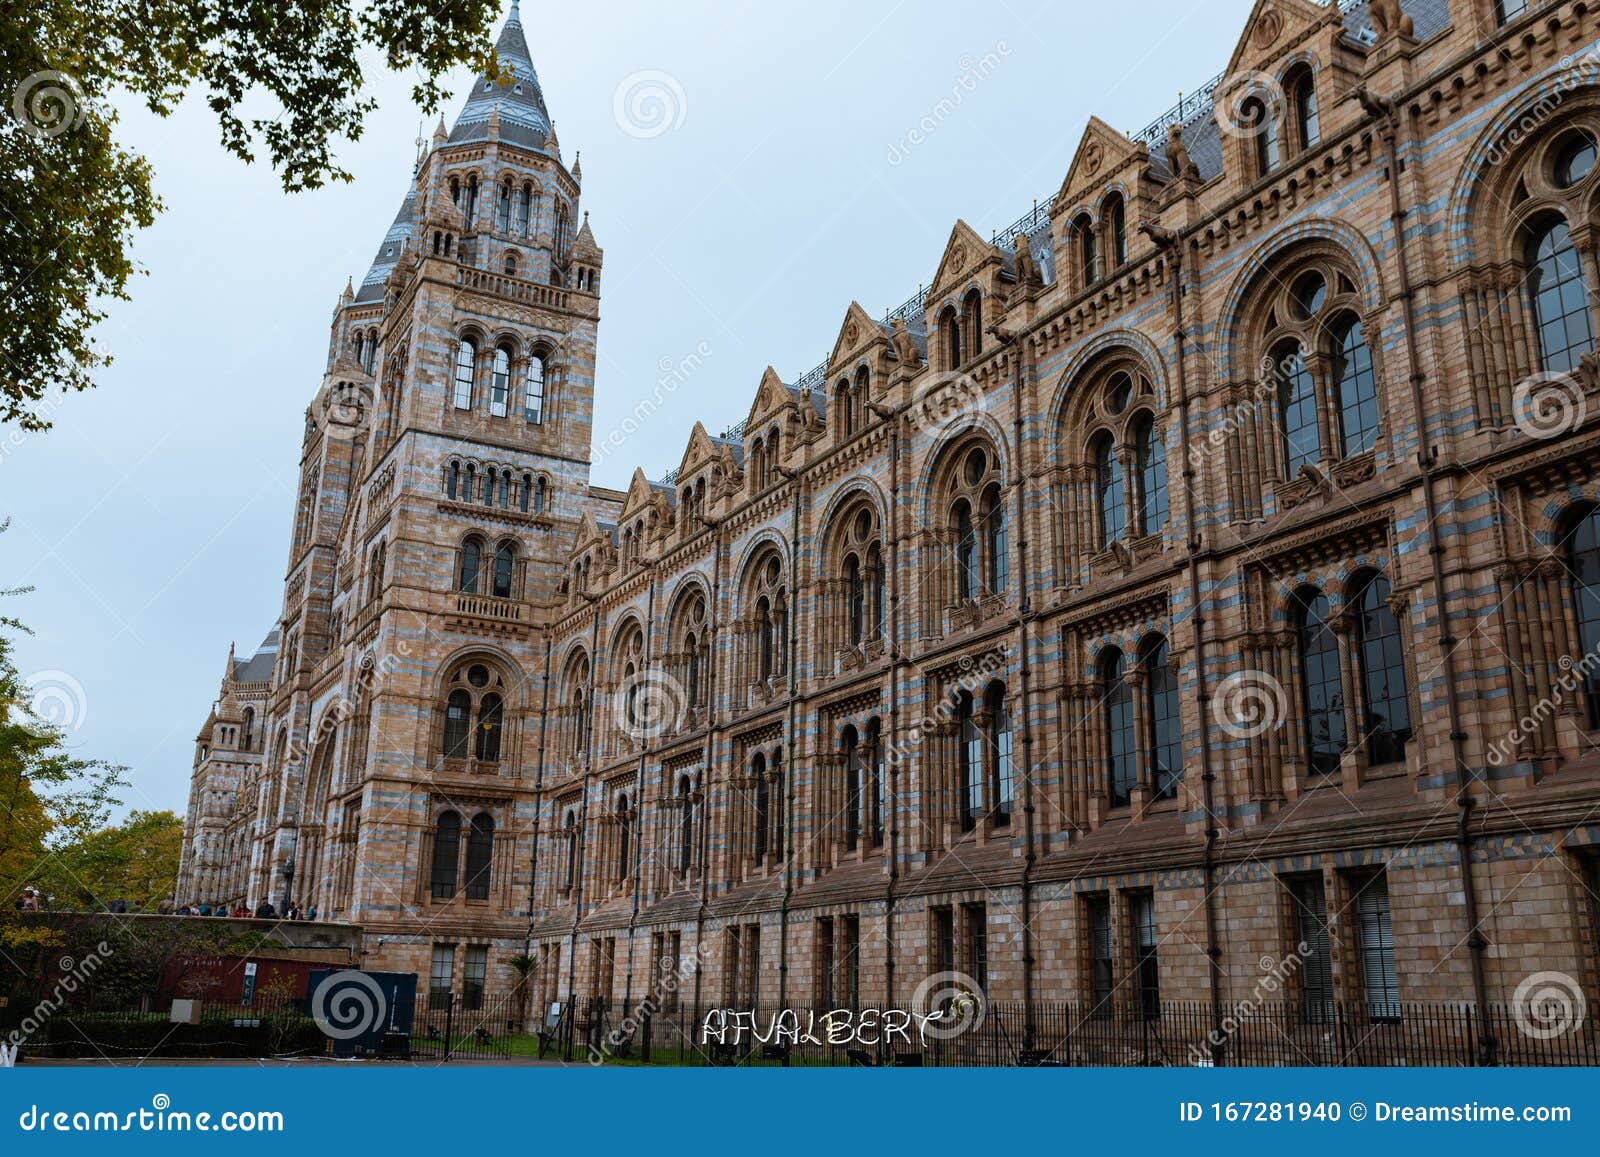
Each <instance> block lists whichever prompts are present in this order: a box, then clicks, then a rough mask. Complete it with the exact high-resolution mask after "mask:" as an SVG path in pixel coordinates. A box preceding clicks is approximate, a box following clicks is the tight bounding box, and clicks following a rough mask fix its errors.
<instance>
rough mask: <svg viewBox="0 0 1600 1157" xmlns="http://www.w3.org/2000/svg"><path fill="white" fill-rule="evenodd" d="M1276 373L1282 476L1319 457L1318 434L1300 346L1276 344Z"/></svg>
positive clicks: (1313, 397) (1289, 475) (1308, 374)
mask: <svg viewBox="0 0 1600 1157" xmlns="http://www.w3.org/2000/svg"><path fill="white" fill-rule="evenodd" d="M1273 362H1274V363H1275V364H1276V366H1277V373H1278V423H1279V425H1280V426H1281V427H1282V429H1283V453H1284V477H1285V478H1293V477H1294V476H1295V475H1297V474H1299V473H1300V467H1302V466H1305V465H1308V464H1312V463H1315V462H1318V461H1320V460H1321V458H1322V436H1321V434H1320V433H1319V432H1318V430H1317V388H1316V383H1314V382H1313V381H1312V380H1311V371H1310V369H1308V368H1307V367H1306V361H1305V358H1303V357H1301V356H1300V347H1299V346H1297V345H1295V344H1294V343H1292V342H1291V343H1289V344H1288V345H1284V346H1280V347H1279V348H1278V350H1277V352H1276V353H1275V354H1274V355H1273Z"/></svg>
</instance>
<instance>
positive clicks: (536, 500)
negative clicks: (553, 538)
mask: <svg viewBox="0 0 1600 1157" xmlns="http://www.w3.org/2000/svg"><path fill="white" fill-rule="evenodd" d="M546 490H547V487H546V486H545V481H544V478H543V477H542V476H541V477H539V478H536V479H534V483H533V512H534V513H535V514H543V513H544V504H545V499H546V498H547V494H546Z"/></svg>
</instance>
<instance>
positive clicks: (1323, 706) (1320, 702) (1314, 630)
mask: <svg viewBox="0 0 1600 1157" xmlns="http://www.w3.org/2000/svg"><path fill="white" fill-rule="evenodd" d="M1298 613H1299V624H1298V626H1299V634H1300V686H1301V696H1302V700H1303V702H1302V703H1301V710H1302V711H1303V712H1304V714H1305V726H1306V739H1307V750H1306V760H1307V763H1308V765H1309V767H1310V768H1311V771H1312V772H1313V774H1316V775H1331V774H1333V773H1334V772H1336V771H1338V770H1339V760H1340V758H1341V757H1342V756H1343V754H1344V747H1345V733H1344V686H1343V683H1342V682H1341V681H1340V672H1339V642H1338V640H1337V639H1336V638H1335V637H1334V634H1333V628H1332V627H1330V626H1329V625H1328V598H1327V596H1326V595H1324V594H1323V593H1322V592H1321V591H1319V590H1316V589H1314V588H1313V589H1311V590H1308V591H1303V592H1301V594H1300V596H1299V608H1298Z"/></svg>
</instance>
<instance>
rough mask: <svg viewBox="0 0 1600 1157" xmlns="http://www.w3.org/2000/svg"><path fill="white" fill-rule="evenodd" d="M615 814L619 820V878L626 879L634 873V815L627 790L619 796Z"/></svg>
mask: <svg viewBox="0 0 1600 1157" xmlns="http://www.w3.org/2000/svg"><path fill="white" fill-rule="evenodd" d="M613 814H614V815H615V816H616V820H617V879H618V880H626V879H627V878H628V877H629V876H631V875H633V817H632V815H631V814H630V808H629V807H628V796H627V793H626V792H624V793H623V794H622V795H619V796H617V803H616V808H615V809H614V812H613Z"/></svg>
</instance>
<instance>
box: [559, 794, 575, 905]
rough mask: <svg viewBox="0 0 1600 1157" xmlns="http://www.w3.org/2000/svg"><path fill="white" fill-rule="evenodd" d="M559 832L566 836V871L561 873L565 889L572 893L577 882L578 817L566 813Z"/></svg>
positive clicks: (570, 812) (572, 812) (571, 813)
mask: <svg viewBox="0 0 1600 1157" xmlns="http://www.w3.org/2000/svg"><path fill="white" fill-rule="evenodd" d="M561 830H562V832H563V834H564V835H565V836H566V845H567V846H566V849H565V850H566V860H567V862H566V869H565V871H564V872H563V873H562V875H563V876H564V878H565V887H566V890H567V891H568V892H570V891H572V888H573V885H575V884H576V883H577V882H578V816H577V813H576V812H574V811H571V810H570V809H569V810H568V812H567V817H566V819H564V820H563V821H562V823H561Z"/></svg>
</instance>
